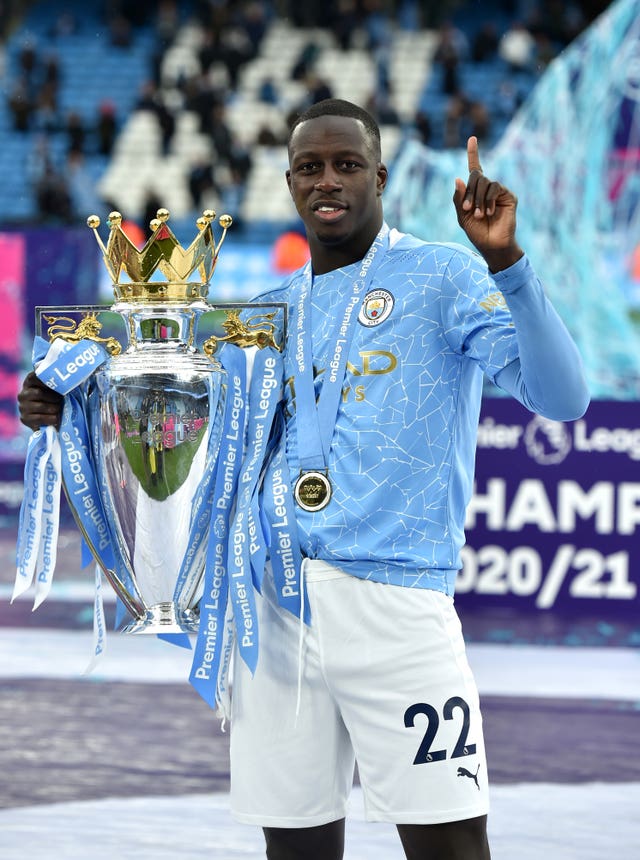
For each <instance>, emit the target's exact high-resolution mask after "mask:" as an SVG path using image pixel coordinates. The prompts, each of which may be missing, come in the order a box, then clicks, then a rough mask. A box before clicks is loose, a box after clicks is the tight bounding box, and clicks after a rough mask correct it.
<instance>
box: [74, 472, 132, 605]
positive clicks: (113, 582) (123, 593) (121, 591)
mask: <svg viewBox="0 0 640 860" xmlns="http://www.w3.org/2000/svg"><path fill="white" fill-rule="evenodd" d="M62 486H63V487H64V492H65V495H66V497H67V500H68V499H69V494H68V493H67V488H66V486H65V484H64V481H63V484H62ZM69 507H70V509H71V513H72V514H73V518H74V520H75V522H76V525H77V526H78V528H79V530H80V533H81V534H82V537H83V538H84V540H85V543H86V544H87V546H88V547H89V549H90V550H91V555H92V556H93V557H94V559H95V561H96V564H97V565H98V567H99V568H100V570H101V571H102V572H103V573H104V575H105V577H106V579H107V582H108V583H109V585H110V586H111V587H112V588H113V590H114V591H115V593H116V594H117V595H118V597H119V598H120V600H121V601H122V602H123V604H124V606H125V608H126V609H127V612H129V614H130V615H132V616H133V618H134V620H135V621H141V620H142V619H143V618H144V617H145V615H146V614H147V609H146V606H145V605H144V603H143V602H142V598H141V597H140V595H139V594H138V595H137V597H134V596H133V595H132V594H131V593H130V592H129V590H128V588H127V587H126V585H125V584H124V582H123V581H122V580H121V579H120V577H119V576H118V574H117V573H116V572H115V570H112V569H111V568H110V567H107V566H106V565H105V564H104V563H103V562H102V561H101V560H100V556H99V554H98V553H97V552H96V548H95V547H94V545H93V543H92V542H91V538H90V537H89V535H88V534H87V530H86V529H85V528H84V526H83V525H82V523H81V521H80V519H79V517H78V516H77V515H76V512H75V509H74V507H73V505H71V504H69Z"/></svg>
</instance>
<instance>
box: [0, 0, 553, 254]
mask: <svg viewBox="0 0 640 860" xmlns="http://www.w3.org/2000/svg"><path fill="white" fill-rule="evenodd" d="M16 5H21V4H16ZM129 5H130V4H118V3H106V4H104V5H103V4H95V5H93V4H88V5H87V4H82V3H80V2H78V0H69V2H67V3H65V4H64V6H60V5H58V4H49V3H46V2H37V3H32V4H30V6H29V7H28V11H27V13H26V14H25V15H24V17H23V18H22V19H21V20H17V21H16V22H15V23H14V26H13V27H12V28H11V29H10V30H9V32H7V33H5V36H4V39H5V44H4V53H5V71H4V91H5V98H4V99H1V100H0V151H1V152H2V159H1V161H0V224H5V225H6V224H14V225H16V224H17V225H20V224H28V223H42V222H45V223H46V222H51V221H53V222H58V223H78V222H79V221H82V220H83V219H84V217H85V215H86V209H87V207H88V206H89V207H90V204H92V203H93V204H95V206H96V207H97V208H98V209H99V214H102V213H105V214H106V213H107V212H108V211H109V209H110V208H113V207H117V208H119V209H121V210H122V211H126V212H127V213H129V216H130V217H133V218H136V219H138V220H139V221H140V223H142V224H143V226H146V225H145V224H144V221H145V216H146V213H147V210H149V209H150V208H152V207H153V205H154V204H155V202H156V200H157V199H161V200H162V202H163V204H164V205H166V206H167V207H168V208H169V209H170V210H171V212H172V218H173V219H174V223H179V222H180V220H181V219H183V220H184V221H185V223H186V221H188V222H189V223H192V222H193V218H194V215H196V214H198V212H199V211H201V210H202V208H203V207H204V206H211V207H212V208H215V209H217V210H218V211H219V210H220V209H221V208H224V209H225V211H233V212H234V217H236V219H237V220H238V221H239V222H240V225H242V224H243V223H244V224H246V223H250V224H251V225H252V234H253V236H254V238H255V237H258V238H259V237H260V236H261V235H264V236H265V238H271V237H273V236H274V235H275V234H276V233H277V231H278V230H279V229H280V228H282V226H283V225H287V224H289V223H290V222H291V221H292V219H294V217H295V213H294V212H293V210H292V206H291V202H290V200H289V195H288V194H287V192H286V187H285V184H284V183H283V182H282V181H281V179H282V173H283V170H284V167H285V163H286V151H285V148H284V139H285V137H286V129H287V118H288V116H289V114H290V113H292V112H294V111H296V110H297V109H299V108H300V107H301V106H304V105H306V104H307V103H309V102H311V101H315V100H317V98H319V97H323V95H326V94H328V93H330V94H332V95H334V96H337V97H343V98H348V99H350V100H353V101H357V102H360V103H362V104H365V105H367V106H368V107H369V108H370V109H371V110H372V111H373V112H374V113H376V114H377V115H378V119H379V122H380V125H381V129H382V136H383V150H384V153H385V158H386V160H387V162H388V163H391V162H392V161H393V159H394V158H395V156H396V155H397V153H398V152H399V151H400V149H401V147H402V146H403V144H404V143H405V142H406V141H407V140H409V139H415V138H417V139H419V140H420V141H421V142H423V143H427V144H428V145H429V146H430V147H433V148H435V149H441V148H445V147H456V146H459V145H461V144H462V142H463V141H464V139H465V137H466V135H467V134H468V133H470V132H475V133H477V134H478V135H479V136H480V137H481V138H482V139H483V144H484V145H487V146H490V145H493V144H495V143H496V142H497V140H499V137H500V135H501V134H502V132H503V130H504V128H505V127H506V124H507V123H508V122H509V120H510V119H511V117H512V116H513V114H514V112H515V111H516V110H517V108H518V106H519V105H520V104H521V103H522V101H523V100H524V99H525V98H526V96H527V95H528V93H529V92H530V91H531V89H532V88H533V86H534V84H535V81H536V77H537V74H538V72H539V71H540V67H541V65H540V63H538V67H537V68H536V65H535V60H532V63H531V65H530V67H528V68H524V69H522V68H521V69H516V68H515V67H514V66H513V64H512V63H511V62H510V61H507V60H505V59H504V58H503V57H501V55H500V54H501V51H500V40H501V38H502V37H503V36H504V35H505V34H506V33H507V32H508V31H509V28H510V27H511V25H512V24H513V21H514V15H515V14H516V13H515V12H514V11H513V10H516V12H517V10H518V8H519V7H520V6H522V7H524V6H529V7H530V6H531V5H532V4H518V3H515V4H514V3H504V2H500V0H493V2H488V3H483V4H471V3H460V2H459V3H450V4H447V3H443V4H441V7H442V10H441V15H440V19H435V18H429V21H428V23H429V26H422V25H421V24H422V21H423V20H424V18H425V14H424V12H423V14H422V19H421V17H420V10H421V9H422V7H423V6H424V9H427V8H430V4H418V3H412V2H403V3H397V4H394V3H391V4H383V3H378V4H376V3H369V4H365V3H362V4H356V7H357V8H358V9H360V14H359V15H357V16H356V17H355V19H354V20H353V21H349V22H346V23H345V22H343V21H339V20H338V19H336V18H335V17H334V18H333V19H331V15H330V12H331V11H332V10H333V7H334V5H335V4H331V3H329V4H326V9H325V11H324V13H323V14H322V15H321V14H320V12H319V11H318V10H316V12H315V13H314V12H313V11H312V10H313V9H315V8H316V7H315V4H312V5H311V6H310V7H309V10H307V13H306V14H305V16H303V17H304V18H305V23H307V24H308V19H309V18H310V17H312V15H313V14H317V15H318V16H319V17H318V20H322V21H331V22H332V28H330V27H328V26H299V24H298V23H297V19H299V18H300V14H299V12H296V11H295V10H293V12H291V14H289V12H290V10H289V9H288V8H287V4H286V3H277V4H273V5H272V4H271V3H262V4H256V3H251V2H247V3H244V4H241V3H232V2H229V3H226V4H215V6H216V9H217V12H218V13H219V17H218V18H215V16H213V13H212V12H211V9H212V8H213V7H212V6H209V5H208V4H205V3H197V2H195V3H192V4H188V3H179V4H178V3H172V2H167V0H165V2H164V3H159V4H157V6H156V5H152V4H146V3H142V4H135V5H136V8H137V10H138V11H137V14H135V15H133V14H124V13H123V11H122V10H125V9H128V6H129ZM293 5H295V4H293ZM480 5H481V7H482V8H479V7H480ZM533 5H534V6H536V4H533ZM537 5H539V6H544V5H546V4H544V3H543V4H537ZM449 7H451V8H450V9H449ZM283 9H284V13H285V14H283V12H282V10H283ZM509 9H511V13H510V14H509V12H508V11H505V10H509ZM327 10H329V11H327ZM387 10H390V11H387ZM130 11H131V10H129V12H130ZM449 11H450V12H451V19H448V18H447V17H446V15H447V14H448V13H449ZM225 16H226V17H225ZM343 25H344V26H343ZM216 28H222V36H221V37H220V40H218V42H217V43H216V35H218V36H220V33H219V32H218V33H216ZM447 28H452V29H453V30H454V31H455V32H456V33H458V34H460V37H461V40H462V43H463V44H464V46H465V47H464V50H462V51H461V53H460V56H459V57H457V58H456V68H455V70H454V72H455V85H454V89H453V90H450V91H446V90H447V86H446V83H447V81H449V78H448V77H447V75H448V71H451V70H450V69H449V67H448V66H447V65H445V63H444V62H443V61H442V59H441V56H440V54H439V46H440V42H441V41H442V40H443V32H444V31H445V30H446V29H447ZM542 29H543V28H541V31H542ZM212 38H213V42H214V44H213V46H212ZM248 41H251V45H250V46H249V47H250V49H251V50H247V49H246V45H247V43H248ZM221 43H222V45H223V47H225V51H224V52H223V53H221V51H220V45H221ZM229 45H231V46H232V48H233V47H234V46H235V48H236V49H235V53H234V52H233V51H232V50H231V49H230V48H229ZM562 46H563V45H562V37H558V38H557V39H556V42H555V43H554V50H560V49H561V48H562ZM29 47H30V48H32V50H33V55H32V59H33V62H34V63H35V69H34V70H33V71H31V72H29V73H26V72H25V67H24V65H23V63H24V62H25V48H29ZM481 49H482V50H481ZM243 52H244V53H243ZM205 58H208V59H207V60H205ZM303 60H306V64H305V62H303ZM48 63H50V65H51V66H53V67H54V69H55V71H56V72H57V75H56V79H57V85H56V86H55V87H54V92H53V97H50V98H49V99H48V102H47V98H46V96H47V95H49V96H51V93H48V92H47V89H46V87H45V85H44V81H45V78H46V69H47V64H48ZM43 89H44V90H45V93H44V97H43V92H42V91H43ZM207 99H209V103H207ZM213 102H217V103H218V104H219V110H218V113H217V114H216V115H215V119H213V120H211V116H212V114H211V108H212V105H213ZM207 110H209V112H210V115H209V117H208V118H207V114H206V111H207ZM203 111H204V113H203ZM18 114H21V118H20V119H19V118H18ZM25 114H26V116H25ZM72 114H73V115H74V116H75V118H76V124H77V125H79V126H80V129H79V133H80V137H81V139H82V140H81V143H80V144H79V145H78V144H77V145H76V146H75V149H76V150H77V149H79V150H80V153H79V154H78V153H77V152H75V153H74V154H73V155H71V156H70V155H69V150H70V141H71V140H72V137H71V134H72V130H71V129H69V128H67V126H68V124H69V121H70V116H71V115H72ZM101 117H102V118H106V119H107V120H108V119H111V120H112V122H115V125H116V139H115V143H114V145H113V149H112V150H110V151H108V152H106V151H103V150H101V146H100V139H99V137H98V121H99V118H101ZM211 122H213V123H214V126H213V128H212V127H211V125H210V124H211ZM20 123H22V125H21V126H20ZM217 130H221V131H222V132H223V134H221V135H218V134H217V133H216V131H217ZM83 133H84V134H83ZM225 147H226V148H227V149H228V151H226V149H225ZM60 196H62V198H63V199H62V201H60ZM261 229H262V233H261V232H260V231H261Z"/></svg>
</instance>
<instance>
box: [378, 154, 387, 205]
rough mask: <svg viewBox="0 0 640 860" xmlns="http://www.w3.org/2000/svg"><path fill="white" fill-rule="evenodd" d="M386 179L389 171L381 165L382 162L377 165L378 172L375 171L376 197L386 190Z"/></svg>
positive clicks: (384, 165)
mask: <svg viewBox="0 0 640 860" xmlns="http://www.w3.org/2000/svg"><path fill="white" fill-rule="evenodd" d="M388 178H389V171H388V170H387V165H386V164H382V162H380V164H379V165H378V171H377V188H378V197H381V196H382V192H383V191H384V189H385V188H386V185H387V179H388Z"/></svg>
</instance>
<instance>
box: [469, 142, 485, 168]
mask: <svg viewBox="0 0 640 860" xmlns="http://www.w3.org/2000/svg"><path fill="white" fill-rule="evenodd" d="M467 162H468V164H469V173H472V172H473V171H474V170H479V171H480V173H482V167H480V156H479V155H478V138H477V137H474V136H472V137H470V138H469V139H468V140H467Z"/></svg>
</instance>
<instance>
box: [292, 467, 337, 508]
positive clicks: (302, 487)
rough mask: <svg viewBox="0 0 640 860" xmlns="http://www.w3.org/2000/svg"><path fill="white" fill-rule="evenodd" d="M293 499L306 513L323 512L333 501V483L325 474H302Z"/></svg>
mask: <svg viewBox="0 0 640 860" xmlns="http://www.w3.org/2000/svg"><path fill="white" fill-rule="evenodd" d="M293 497H294V499H295V500H296V502H297V503H298V504H299V505H300V507H301V508H302V509H303V510H304V511H311V512H312V513H313V512H314V511H321V510H322V509H323V508H324V507H326V506H327V505H328V504H329V502H330V500H331V482H330V481H329V478H327V476H326V475H325V474H324V473H323V472H301V473H300V477H299V478H298V480H297V481H296V483H295V486H294V488H293Z"/></svg>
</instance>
